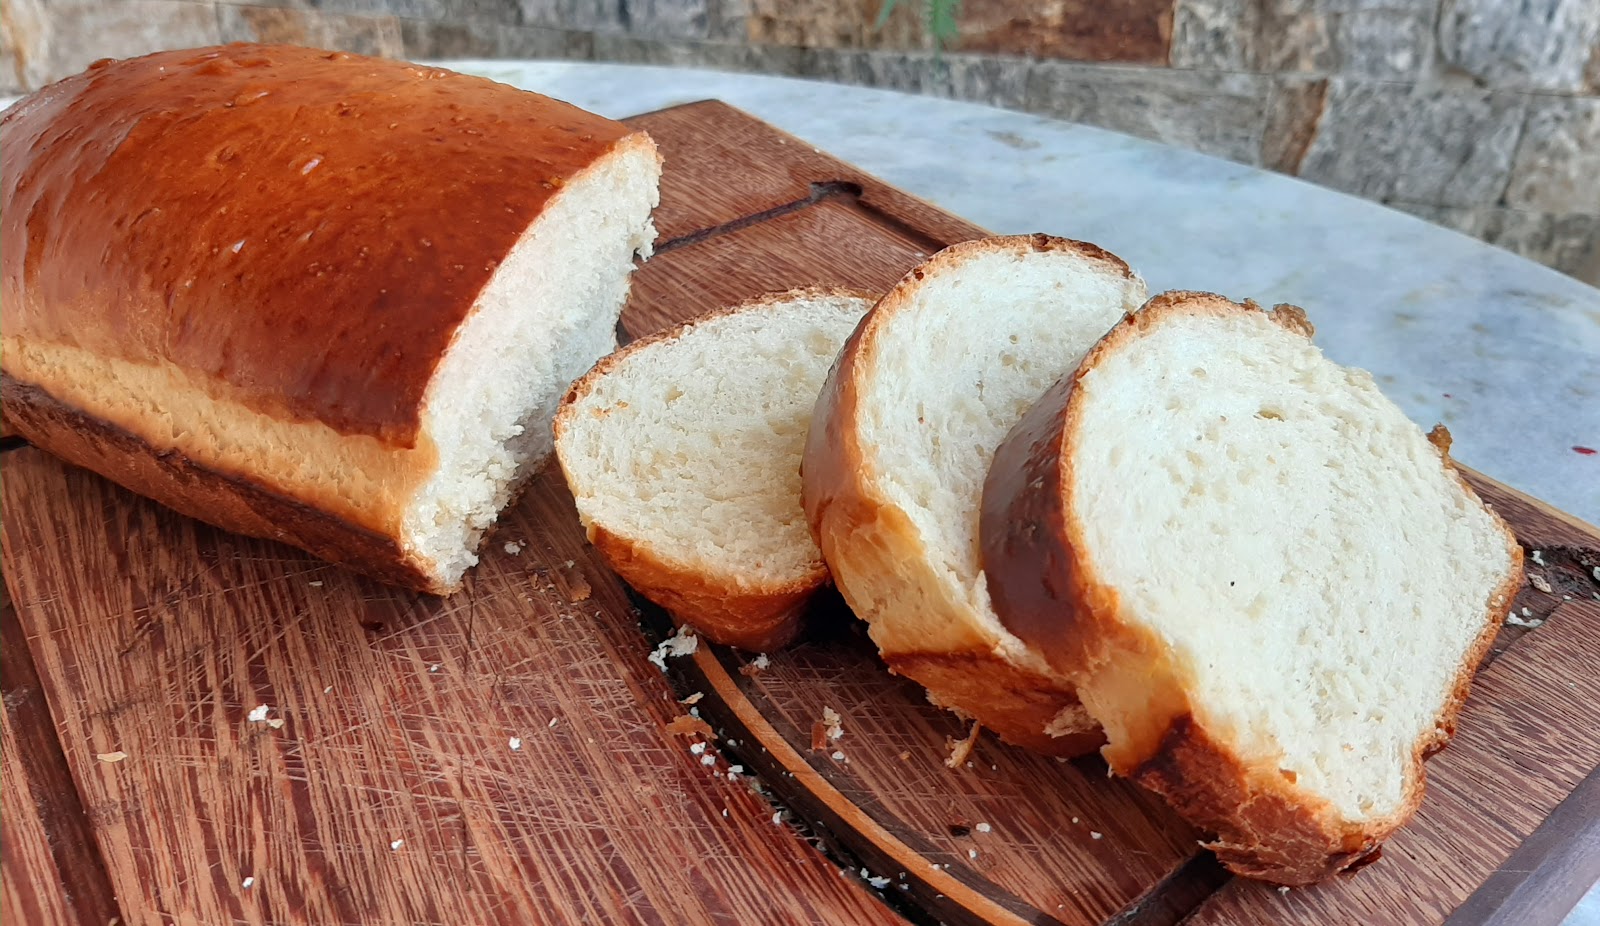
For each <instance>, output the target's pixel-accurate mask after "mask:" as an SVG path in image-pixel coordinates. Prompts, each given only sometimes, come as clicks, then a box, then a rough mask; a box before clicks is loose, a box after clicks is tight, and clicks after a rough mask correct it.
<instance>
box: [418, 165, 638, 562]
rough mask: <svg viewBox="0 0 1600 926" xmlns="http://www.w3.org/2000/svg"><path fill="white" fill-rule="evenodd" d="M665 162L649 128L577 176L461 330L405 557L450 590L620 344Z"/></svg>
mask: <svg viewBox="0 0 1600 926" xmlns="http://www.w3.org/2000/svg"><path fill="white" fill-rule="evenodd" d="M660 173H661V167H660V159H659V157H658V156H657V154H656V150H655V146H654V145H653V144H652V143H651V142H650V141H649V138H648V137H647V136H645V135H643V134H637V135H633V136H630V137H628V138H626V139H624V140H623V141H622V142H620V143H619V144H618V147H617V148H616V149H615V150H614V151H613V152H611V153H610V154H608V155H607V156H606V157H605V158H603V159H601V160H600V161H597V162H596V163H595V164H593V165H591V166H590V167H589V168H587V169H585V170H584V171H583V172H582V173H580V174H579V175H577V176H576V177H573V178H571V179H570V180H568V181H567V182H566V183H565V184H564V185H563V186H562V189H561V192H560V193H559V194H558V195H557V196H555V197H554V198H553V199H551V201H550V203H549V205H548V206H546V207H545V210H544V212H543V213H542V214H541V215H540V216H539V218H538V219H537V220H536V221H535V222H534V223H533V224H532V225H531V226H530V227H529V228H528V230H527V231H526V232H525V233H524V234H523V237H522V240H521V241H520V242H519V243H518V244H517V246H516V248H515V249H514V250H513V251H512V252H511V253H510V254H508V255H507V256H506V258H505V260H503V261H502V262H501V264H500V266H499V268H498V269H497V270H496V272H495V274H494V276H493V277H492V278H491V279H490V281H489V283H488V284H487V285H486V286H485V287H484V289H483V291H482V293H481V294H480V295H479V297H478V303H477V305H476V306H475V307H474V308H473V311H472V314H471V315H470V316H468V318H467V320H466V321H465V322H464V323H463V324H462V326H461V327H460V328H459V329H458V330H457V332H456V336H455V340H454V341H453V342H452V343H451V345H450V349H449V351H448V352H447V353H446V354H445V355H444V357H443V358H442V359H441V360H440V362H439V366H438V367H437V369H436V370H435V372H434V375H433V379H432V380H431V381H430V383H429V386H428V391H427V394H426V396H425V399H424V414H423V423H424V427H425V432H426V434H427V437H428V438H429V439H430V440H431V442H432V445H433V446H434V447H435V448H436V449H437V452H438V465H437V467H436V468H434V469H433V470H432V471H431V473H429V475H428V477H427V479H426V481H424V482H423V483H422V485H421V486H420V487H419V488H418V489H417V491H416V492H415V493H414V494H413V495H412V496H411V498H410V500H409V501H408V503H407V504H406V507H405V510H404V514H403V518H402V530H403V535H402V536H403V540H404V545H405V547H406V549H407V552H408V553H410V554H412V555H413V556H415V557H416V558H417V559H419V560H420V561H421V562H423V563H425V564H426V566H427V568H429V569H430V570H431V571H432V572H433V573H434V574H435V576H436V577H437V582H438V584H440V585H442V586H446V587H448V586H453V585H455V584H457V583H458V582H459V581H460V578H461V575H462V573H463V572H465V571H466V570H467V569H468V568H469V567H470V566H472V565H473V564H475V563H476V562H477V561H478V557H477V550H478V545H479V541H480V540H481V539H482V537H483V534H484V532H485V531H486V530H487V529H488V528H489V527H490V525H492V524H493V523H494V522H495V519H496V518H497V517H498V516H499V514H500V511H501V509H503V508H504V507H505V506H506V504H507V503H508V502H509V501H510V500H511V497H512V495H513V493H514V492H515V491H516V489H517V488H518V487H519V486H520V485H521V484H522V483H523V482H524V481H525V480H526V479H527V478H528V477H529V476H530V475H532V474H533V473H535V472H537V471H538V469H539V467H540V466H542V465H543V463H544V461H545V460H546V459H547V458H548V457H549V455H550V451H551V449H552V439H551V434H550V423H551V420H552V419H553V418H554V416H555V412H556V407H557V405H558V404H559V403H560V401H561V398H562V396H563V395H565V394H566V391H567V388H568V386H570V385H571V383H572V381H573V380H575V379H577V378H578V377H579V376H582V375H583V373H584V371H585V370H587V369H589V367H590V366H591V365H592V364H594V362H595V361H596V360H598V359H599V358H600V357H603V356H605V355H606V354H607V353H609V352H610V351H611V350H612V349H614V348H615V347H616V343H617V341H616V325H617V318H618V316H619V315H620V314H621V312H622V306H623V303H624V301H626V299H627V295H628V284H629V277H630V274H631V273H632V271H633V268H634V260H635V258H636V257H639V256H645V257H647V256H649V253H650V246H651V244H652V242H653V241H654V240H655V228H654V226H653V225H652V224H651V221H650V212H651V210H652V209H653V208H654V207H655V205H656V203H657V201H658V199H659V194H658V192H657V183H658V181H659V178H660Z"/></svg>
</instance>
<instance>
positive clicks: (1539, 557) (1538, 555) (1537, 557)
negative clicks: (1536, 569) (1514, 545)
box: [1530, 550, 1548, 566]
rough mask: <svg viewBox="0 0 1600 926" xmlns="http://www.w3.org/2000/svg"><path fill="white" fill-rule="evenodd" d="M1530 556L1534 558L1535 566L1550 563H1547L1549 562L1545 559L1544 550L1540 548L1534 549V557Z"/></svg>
mask: <svg viewBox="0 0 1600 926" xmlns="http://www.w3.org/2000/svg"><path fill="white" fill-rule="evenodd" d="M1530 558H1531V559H1532V560H1533V564H1534V565H1535V566H1545V565H1548V564H1547V563H1546V562H1545V561H1544V554H1543V551H1540V550H1534V551H1533V556H1532V557H1530Z"/></svg>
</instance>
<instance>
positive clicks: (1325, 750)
mask: <svg viewBox="0 0 1600 926" xmlns="http://www.w3.org/2000/svg"><path fill="white" fill-rule="evenodd" d="M1310 334H1311V328H1310V325H1309V324H1308V323H1307V322H1306V319H1305V315H1304V313H1302V312H1301V311H1300V310H1298V309H1295V308H1293V307H1292V306H1280V307H1279V308H1278V309H1277V310H1275V311H1273V312H1270V313H1269V312H1263V311H1260V310H1259V309H1258V308H1257V307H1255V306H1253V305H1239V304H1235V303H1233V302H1230V301H1228V300H1226V299H1223V298H1221V297H1218V296H1212V295H1207V294H1203V293H1167V294H1165V295H1162V296H1158V297H1156V298H1155V299H1152V300H1151V301H1150V303H1149V305H1148V306H1147V307H1146V308H1144V309H1143V310H1142V311H1141V312H1139V313H1138V314H1136V315H1132V316H1130V317H1129V318H1128V319H1127V320H1125V321H1123V322H1122V323H1121V324H1119V325H1118V326H1117V327H1116V328H1115V329H1114V330H1113V331H1112V332H1111V333H1110V334H1109V335H1108V336H1107V337H1106V338H1105V339H1104V340H1103V341H1101V342H1100V343H1099V345H1097V346H1096V347H1095V349H1094V350H1093V351H1091V352H1090V353H1089V355H1088V357H1086V358H1085V359H1084V361H1083V364H1082V365H1081V366H1080V367H1079V368H1078V369H1077V371H1076V372H1075V373H1073V374H1072V375H1070V376H1067V377H1065V378H1063V379H1062V380H1061V381H1060V382H1059V383H1058V384H1057V385H1056V386H1054V387H1053V388H1052V389H1051V390H1050V392H1049V393H1047V394H1046V395H1045V397H1044V398H1042V399H1041V400H1040V401H1039V402H1038V403H1037V404H1036V405H1035V406H1034V407H1033V408H1032V409H1031V410H1030V411H1029V412H1028V414H1027V416H1026V417H1025V418H1023V420H1022V421H1021V422H1020V423H1018V424H1017V426H1016V427H1015V428H1014V429H1013V430H1012V431H1011V433H1010V435H1009V436H1008V437H1007V438H1006V440H1005V442H1004V443H1003V444H1002V445H1001V447H1000V449H999V451H998V452H997V453H996V454H995V458H994V462H993V465H992V467H991V469H990V472H989V476H988V482H987V486H986V488H985V492H984V501H983V505H984V507H983V523H982V541H983V562H984V566H985V570H986V573H985V574H986V576H987V579H988V584H989V588H990V591H991V593H992V596H993V599H994V602H995V608H996V611H997V612H998V614H999V615H1000V619H1001V621H1002V623H1004V624H1005V626H1006V627H1007V628H1008V629H1009V630H1010V631H1011V632H1012V633H1015V634H1016V635H1017V636H1018V637H1019V638H1020V639H1022V640H1023V641H1025V642H1027V643H1028V644H1029V645H1031V646H1033V647H1035V648H1036V650H1037V651H1038V652H1039V653H1041V654H1043V656H1044V657H1045V658H1046V659H1047V660H1048V661H1049V663H1050V665H1051V666H1052V667H1053V668H1054V669H1055V670H1057V671H1059V672H1061V673H1062V674H1063V675H1066V676H1067V677H1068V678H1070V679H1072V680H1073V681H1074V682H1075V683H1076V684H1077V686H1078V693H1079V695H1080V696H1081V697H1082V699H1083V703H1084V705H1085V706H1086V707H1087V708H1088V709H1089V713H1090V714H1091V715H1092V716H1094V718H1095V719H1096V720H1098V721H1100V723H1101V724H1102V725H1103V726H1104V728H1105V733H1106V738H1107V743H1106V746H1105V750H1104V752H1105V756H1106V758H1107V760H1108V761H1109V762H1110V765H1111V768H1112V769H1113V770H1114V771H1115V772H1117V773H1118V774H1121V775H1126V776H1129V777H1131V778H1133V779H1135V780H1136V781H1139V782H1140V783H1142V784H1145V785H1147V786H1149V787H1150V788H1152V789H1154V790H1156V791H1158V792H1160V793H1161V794H1163V795H1165V796H1166V798H1167V799H1168V800H1169V801H1170V802H1171V803H1172V804H1173V806H1174V807H1175V808H1177V810H1179V811H1180V812H1181V813H1183V814H1184V815H1186V816H1187V817H1189V819H1191V820H1192V821H1193V822H1195V823H1196V824H1198V825H1199V826H1201V827H1202V828H1204V829H1206V830H1209V831H1211V832H1213V833H1215V834H1216V841H1215V842H1214V843H1213V844H1212V848H1214V849H1215V850H1216V852H1217V854H1218V856H1220V857H1221V859H1222V861H1223V862H1225V863H1226V864H1227V865H1228V867H1229V868H1231V869H1232V870H1233V871H1235V872H1237V873H1239V874H1243V875H1248V876H1252V877H1260V878H1266V879H1270V880H1273V881H1277V882H1280V883H1284V884H1303V883H1307V882H1311V881H1315V880H1318V879H1320V878H1323V877H1326V876H1327V875H1329V874H1331V873H1333V872H1335V871H1338V870H1340V869H1342V868H1345V867H1348V866H1350V865H1352V864H1355V863H1357V862H1358V861H1360V860H1362V859H1363V858H1366V857H1368V856H1369V855H1370V854H1371V853H1372V852H1373V851H1374V850H1375V849H1376V848H1377V846H1378V845H1379V843H1380V842H1381V841H1382V840H1383V839H1384V838H1385V837H1387V836H1388V835H1389V834H1390V833H1392V832H1393V831H1394V830H1395V829H1396V828H1397V827H1399V826H1401V825H1402V824H1403V823H1405V821H1406V820H1407V819H1408V818H1409V817H1410V816H1411V814H1412V812H1413V811H1414V810H1415V809H1416V807H1417V804H1418V802H1419V801H1420V800H1421V797H1422V789H1423V765H1422V760H1423V758H1424V756H1426V755H1428V754H1429V753H1431V752H1432V751H1434V750H1437V749H1439V748H1440V747H1442V746H1443V745H1444V743H1445V741H1446V740H1447V739H1448V738H1449V737H1450V734H1451V732H1452V729H1453V726H1454V723H1455V717H1456V713H1457V712H1458V711H1459V709H1460V707H1461V704H1462V702H1463V701H1464V700H1465V698H1466V694H1467V687H1468V684H1469V682H1470V680H1471V678H1472V673H1473V670H1474V668H1475V667H1476V666H1477V664H1478V662H1479V660H1481V659H1482V657H1483V655H1484V652H1485V651H1486V649H1487V648H1488V646H1489V643H1490V641H1491V640H1492V639H1493V638H1494V635H1495V632H1496V630H1497V629H1498V627H1499V625H1500V622H1501V620H1502V619H1503V618H1504V616H1505V614H1506V610H1507V608H1508V607H1509V606H1510V603H1511V598H1512V595H1513V593H1514V592H1515V590H1516V588H1517V586H1518V584H1519V583H1520V580H1521V558H1522V557H1521V550H1520V548H1519V547H1518V545H1517V543H1516V541H1515V539H1514V538H1513V537H1512V535H1511V533H1510V531H1509V530H1507V528H1506V526H1505V525H1504V524H1503V523H1502V522H1501V521H1500V519H1499V518H1498V517H1496V516H1495V514H1494V513H1493V512H1492V511H1490V510H1488V509H1487V508H1486V507H1485V506H1484V505H1483V504H1482V503H1481V502H1480V501H1479V500H1478V498H1477V497H1476V496H1475V495H1474V494H1473V492H1472V490H1471V489H1470V488H1469V487H1468V486H1467V485H1466V483H1465V482H1463V481H1462V480H1461V478H1460V477H1459V476H1458V475H1457V473H1456V472H1455V470H1454V468H1453V467H1452V465H1451V463H1450V460H1449V456H1448V454H1447V450H1448V447H1447V446H1443V445H1444V444H1445V443H1446V440H1445V439H1444V435H1443V432H1442V431H1440V432H1438V433H1437V434H1436V436H1435V439H1434V441H1433V442H1430V440H1429V439H1428V438H1425V437H1424V436H1423V434H1422V432H1421V431H1420V430H1418V428H1417V427H1416V426H1415V425H1414V424H1412V423H1411V422H1410V421H1409V420H1408V419H1407V418H1406V416H1405V414H1404V413H1403V412H1402V411H1401V410H1400V409H1399V408H1398V407H1396V406H1395V405H1394V403H1392V402H1390V401H1389V400H1388V399H1386V398H1384V397H1383V395H1382V394H1380V393H1379V391H1378V389H1377V388H1376V386H1375V385H1374V384H1373V381H1372V377H1371V376H1370V375H1368V374H1367V373H1365V372H1363V371H1361V370H1355V369H1350V368H1347V367H1341V366H1339V365H1338V364H1335V363H1333V362H1332V361H1329V360H1327V359H1325V358H1324V357H1323V356H1322V355H1321V353H1320V352H1319V351H1318V350H1317V348H1316V347H1315V346H1313V344H1312V343H1311V339H1310Z"/></svg>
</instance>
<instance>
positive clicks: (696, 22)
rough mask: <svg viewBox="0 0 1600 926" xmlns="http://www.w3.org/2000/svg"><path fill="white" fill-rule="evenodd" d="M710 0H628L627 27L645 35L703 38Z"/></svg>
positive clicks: (629, 30)
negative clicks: (708, 0)
mask: <svg viewBox="0 0 1600 926" xmlns="http://www.w3.org/2000/svg"><path fill="white" fill-rule="evenodd" d="M706 7H707V0H627V2H626V3H625V4H623V7H622V8H623V11H624V12H625V13H626V15H627V30H628V32H629V33H630V34H632V35H637V36H642V37H645V38H680V39H703V38H705V37H706V22H707V18H708V11H707V8H706Z"/></svg>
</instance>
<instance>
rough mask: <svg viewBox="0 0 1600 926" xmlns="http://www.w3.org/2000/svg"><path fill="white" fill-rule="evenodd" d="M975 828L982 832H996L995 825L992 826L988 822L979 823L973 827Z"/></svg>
mask: <svg viewBox="0 0 1600 926" xmlns="http://www.w3.org/2000/svg"><path fill="white" fill-rule="evenodd" d="M973 829H976V830H977V831H978V832H980V833H992V832H994V827H992V826H990V825H989V824H987V823H979V824H978V825H977V826H975V827H973Z"/></svg>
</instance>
